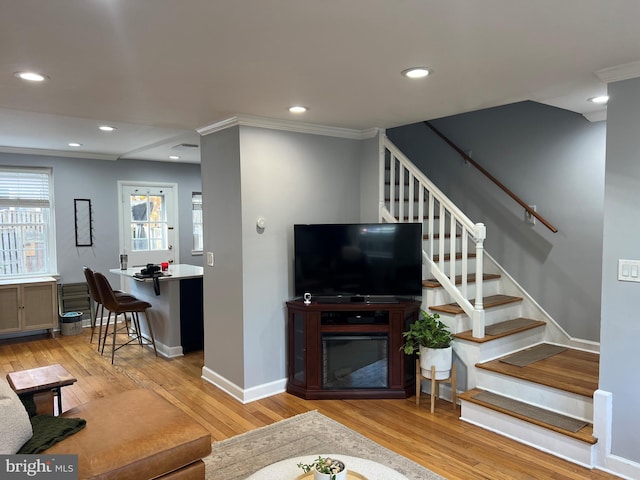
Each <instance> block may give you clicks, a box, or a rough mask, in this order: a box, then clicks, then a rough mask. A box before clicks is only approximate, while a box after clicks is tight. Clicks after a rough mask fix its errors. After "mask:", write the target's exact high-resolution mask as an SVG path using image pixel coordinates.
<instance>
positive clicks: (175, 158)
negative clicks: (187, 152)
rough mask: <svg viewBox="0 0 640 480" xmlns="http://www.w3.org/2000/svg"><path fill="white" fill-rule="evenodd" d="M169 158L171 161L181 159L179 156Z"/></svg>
mask: <svg viewBox="0 0 640 480" xmlns="http://www.w3.org/2000/svg"><path fill="white" fill-rule="evenodd" d="M169 158H170V159H171V160H180V157H179V156H178V155H169Z"/></svg>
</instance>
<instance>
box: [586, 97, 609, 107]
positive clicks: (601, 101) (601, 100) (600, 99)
mask: <svg viewBox="0 0 640 480" xmlns="http://www.w3.org/2000/svg"><path fill="white" fill-rule="evenodd" d="M589 101H590V102H593V103H597V104H599V105H604V104H605V103H607V102H608V101H609V95H599V96H597V97H592V98H590V99H589Z"/></svg>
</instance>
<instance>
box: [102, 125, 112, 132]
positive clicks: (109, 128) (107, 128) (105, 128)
mask: <svg viewBox="0 0 640 480" xmlns="http://www.w3.org/2000/svg"><path fill="white" fill-rule="evenodd" d="M98 128H99V129H100V130H102V131H103V132H113V131H114V130H115V129H116V127H112V126H111V125H100V126H99V127H98Z"/></svg>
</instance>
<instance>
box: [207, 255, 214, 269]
mask: <svg viewBox="0 0 640 480" xmlns="http://www.w3.org/2000/svg"><path fill="white" fill-rule="evenodd" d="M214 260H215V259H214V257H213V252H207V265H209V266H210V267H213V264H214Z"/></svg>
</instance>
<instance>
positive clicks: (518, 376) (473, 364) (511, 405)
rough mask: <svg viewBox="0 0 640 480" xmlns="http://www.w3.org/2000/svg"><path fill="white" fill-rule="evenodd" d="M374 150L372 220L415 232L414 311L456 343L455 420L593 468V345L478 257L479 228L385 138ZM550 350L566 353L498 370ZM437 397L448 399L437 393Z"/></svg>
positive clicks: (596, 358)
mask: <svg viewBox="0 0 640 480" xmlns="http://www.w3.org/2000/svg"><path fill="white" fill-rule="evenodd" d="M380 151H381V167H380V169H381V178H382V180H381V182H380V183H381V185H380V218H381V220H382V221H387V222H422V224H423V232H424V252H423V257H424V260H425V261H424V263H425V267H424V272H423V274H424V276H423V278H426V280H425V281H424V282H423V292H424V293H423V297H422V306H423V307H422V308H423V309H425V310H428V311H431V312H432V313H438V314H439V315H440V319H441V320H442V321H443V322H444V323H445V324H447V326H448V327H449V328H450V329H451V331H452V332H454V334H455V340H454V344H453V348H454V352H455V361H456V368H457V376H458V382H457V389H458V391H462V392H463V393H462V394H459V397H460V401H461V419H462V420H464V421H467V422H469V423H473V424H475V425H478V426H481V427H483V428H486V429H488V430H491V431H494V432H497V433H500V434H502V435H505V436H507V437H510V438H513V439H515V440H517V441H520V442H522V443H525V444H528V445H531V446H534V447H536V448H538V449H540V450H544V451H547V452H549V453H551V454H553V455H556V456H560V457H563V458H565V459H567V460H569V461H572V462H575V463H578V464H581V465H584V466H587V467H593V466H594V465H595V461H596V444H597V440H596V439H595V438H594V437H593V425H592V424H593V394H594V392H595V390H596V389H597V386H598V364H599V355H598V353H597V352H596V351H594V347H593V345H592V344H590V343H587V342H581V341H579V340H576V339H572V338H571V337H569V336H568V335H567V333H566V332H565V331H564V330H563V329H562V328H561V327H560V326H559V325H558V324H557V323H556V322H555V321H554V320H553V319H552V318H551V317H550V316H549V315H548V314H547V313H546V312H545V311H544V310H543V309H542V308H541V307H540V306H539V305H538V304H537V303H536V302H535V300H534V299H533V298H531V297H530V296H529V295H528V294H527V293H526V292H525V291H524V290H523V289H522V287H521V286H520V285H518V284H517V282H516V281H515V280H514V279H513V278H512V277H511V276H510V275H509V274H508V273H507V272H506V271H504V269H503V268H502V267H501V266H500V265H498V263H497V262H496V261H495V260H494V259H493V258H492V257H491V256H490V255H489V254H488V253H487V252H485V251H484V247H483V240H484V226H483V225H480V224H478V225H474V224H473V223H471V221H470V220H468V219H467V218H466V217H465V216H464V214H462V212H460V211H459V210H458V209H457V208H456V207H455V206H454V205H453V204H451V202H450V201H449V200H448V199H447V198H446V197H445V196H444V195H443V194H442V193H441V192H440V191H439V190H438V189H437V188H436V187H435V186H434V185H433V184H431V182H430V181H429V180H428V179H427V178H426V177H425V176H424V175H423V174H422V173H421V172H419V171H418V170H417V168H416V167H415V166H414V165H413V164H412V163H411V162H410V161H409V160H408V159H407V158H406V157H404V155H403V154H402V153H401V152H399V151H398V149H397V148H396V147H395V146H394V145H393V144H391V142H389V140H388V139H386V138H384V136H383V137H382V139H381V149H380ZM553 346H561V347H566V349H564V350H563V351H561V352H559V353H556V354H555V355H553V356H549V357H547V358H544V359H542V360H537V361H534V362H533V363H530V364H528V365H525V366H515V365H511V364H509V363H506V362H510V361H511V360H512V359H513V358H514V357H511V359H508V358H506V357H509V356H511V355H513V354H514V353H517V352H523V351H525V352H526V354H527V355H531V354H533V353H534V352H535V351H537V350H538V349H540V348H545V349H547V348H553ZM533 347H536V348H535V349H534V350H532V348H533ZM427 388H428V387H427ZM427 391H428V390H427ZM442 396H443V397H445V398H447V397H448V398H451V391H450V390H448V391H447V390H446V389H445V388H443V389H442Z"/></svg>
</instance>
